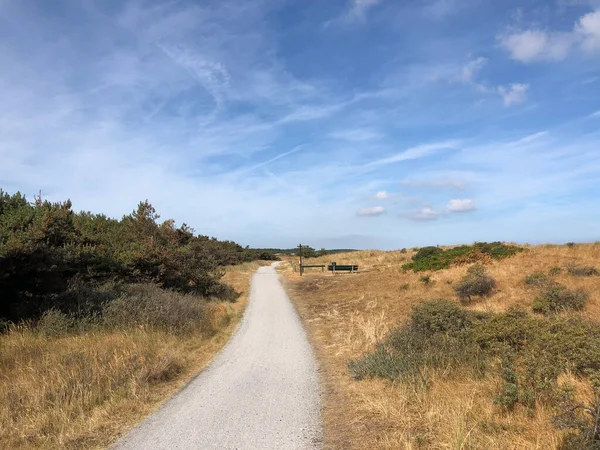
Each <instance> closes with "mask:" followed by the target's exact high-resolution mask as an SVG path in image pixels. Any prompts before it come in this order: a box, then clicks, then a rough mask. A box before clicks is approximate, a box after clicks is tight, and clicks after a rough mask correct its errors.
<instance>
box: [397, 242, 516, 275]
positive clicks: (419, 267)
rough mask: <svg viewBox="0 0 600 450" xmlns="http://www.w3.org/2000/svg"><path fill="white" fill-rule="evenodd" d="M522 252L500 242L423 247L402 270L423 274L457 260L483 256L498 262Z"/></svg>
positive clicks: (444, 267)
mask: <svg viewBox="0 0 600 450" xmlns="http://www.w3.org/2000/svg"><path fill="white" fill-rule="evenodd" d="M520 251H523V249H522V248H520V247H516V246H514V245H509V244H504V243H502V242H491V243H487V242H477V243H475V244H473V245H470V246H469V245H461V246H459V247H453V248H450V249H448V250H443V249H441V248H439V247H432V246H431V247H423V248H421V249H419V250H418V251H417V253H416V254H415V255H413V257H412V260H413V261H412V262H410V263H407V264H404V265H403V266H402V269H404V270H413V271H414V272H423V271H426V270H442V269H447V268H449V267H450V266H451V265H452V264H453V263H454V262H455V261H456V260H457V259H458V258H465V257H469V256H477V255H484V256H486V255H487V256H488V257H490V258H492V259H496V260H500V259H504V258H508V257H509V256H513V255H515V254H516V253H518V252H520Z"/></svg>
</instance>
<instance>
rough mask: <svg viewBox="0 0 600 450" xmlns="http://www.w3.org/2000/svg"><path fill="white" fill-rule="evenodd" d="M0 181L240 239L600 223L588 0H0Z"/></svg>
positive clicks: (561, 238) (599, 103)
mask: <svg viewBox="0 0 600 450" xmlns="http://www.w3.org/2000/svg"><path fill="white" fill-rule="evenodd" d="M0 186H1V187H3V188H4V189H5V190H8V191H10V192H12V191H16V190H20V191H22V192H25V193H26V194H28V195H29V196H30V197H31V196H32V195H33V194H34V193H37V192H38V191H39V190H41V191H42V193H43V195H44V196H45V197H46V198H49V199H52V200H63V199H66V198H71V199H72V201H73V202H74V206H75V208H76V209H84V210H91V211H94V212H105V213H107V214H109V215H111V216H115V217H120V216H121V215H123V214H126V213H129V212H130V211H131V210H132V209H134V207H135V206H136V205H137V202H138V201H140V200H144V199H146V198H148V199H149V200H150V201H151V202H152V203H153V205H154V206H155V207H156V208H157V210H158V211H159V212H160V213H161V215H162V217H163V218H169V217H172V218H174V219H175V220H176V221H178V222H179V223H181V222H184V221H185V222H187V223H188V224H190V225H191V226H193V227H194V228H195V229H196V231H197V232H199V233H202V234H208V235H211V236H216V237H218V238H222V239H232V240H236V241H238V242H240V243H242V244H244V245H246V244H249V245H251V246H280V247H291V246H295V245H297V244H298V243H300V242H302V243H303V244H310V245H312V246H315V247H322V246H325V247H356V248H384V249H388V248H401V247H411V246H422V245H427V244H433V245H435V244H454V243H470V242H473V241H476V240H511V241H518V242H531V243H539V242H566V241H587V240H599V239H600V227H599V224H600V208H599V206H600V201H599V195H598V192H599V191H600V2H599V1H585V0H579V1H578V0H556V1H555V0H549V1H534V0H521V1H512V0H507V1H503V2H498V1H491V0H490V1H484V0H430V1H416V0H415V1H393V0H339V1H338V0H331V1H329V0H328V1H305V0H277V1H275V0H273V1H270V0H255V1H242V0H221V1H214V2H212V1H190V0H179V1H177V0H175V1H160V2H158V1H156V2H153V1H142V0H124V1H109V0H102V1H100V0H97V1H93V0H55V1H52V2H48V1H42V0H38V1H33V0H19V1H17V0H0Z"/></svg>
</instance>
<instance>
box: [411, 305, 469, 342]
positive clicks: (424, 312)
mask: <svg viewBox="0 0 600 450" xmlns="http://www.w3.org/2000/svg"><path fill="white" fill-rule="evenodd" d="M475 317H476V316H475V313H473V312H471V311H468V310H466V309H464V308H461V307H460V306H459V305H457V304H456V303H454V302H452V301H450V300H432V301H429V302H425V303H422V304H421V305H419V306H418V307H417V308H415V309H413V311H412V314H411V316H410V329H411V330H413V331H415V332H417V333H421V334H423V335H425V336H427V335H430V334H435V333H456V332H459V331H462V330H465V329H467V328H469V327H471V325H472V324H473V321H474V320H475Z"/></svg>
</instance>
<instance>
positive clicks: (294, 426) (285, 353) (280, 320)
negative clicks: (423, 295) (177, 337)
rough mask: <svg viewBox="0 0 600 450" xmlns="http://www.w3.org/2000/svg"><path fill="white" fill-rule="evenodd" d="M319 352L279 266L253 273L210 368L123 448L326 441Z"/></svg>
mask: <svg viewBox="0 0 600 450" xmlns="http://www.w3.org/2000/svg"><path fill="white" fill-rule="evenodd" d="M321 442H322V439H321V425H320V400H319V387H318V376H317V367H316V363H315V359H314V356H313V352H312V349H311V347H310V344H309V343H308V340H307V338H306V334H305V332H304V329H303V328H302V325H301V323H300V320H299V318H298V315H297V314H296V311H295V310H294V307H293V306H292V304H291V302H290V300H289V298H288V297H287V295H286V294H285V291H284V290H283V287H282V286H281V284H280V283H279V276H278V275H277V274H276V273H275V269H274V267H273V266H272V267H261V268H260V269H259V270H258V271H257V273H256V274H255V275H254V276H253V279H252V289H251V294H250V300H249V304H248V308H247V310H246V313H245V315H244V318H243V319H242V322H241V324H240V327H239V328H238V330H237V332H236V333H235V335H234V336H233V337H232V338H231V340H230V342H229V343H228V344H227V345H226V347H225V348H224V349H223V350H222V351H221V353H220V354H219V355H217V357H216V358H215V360H214V361H213V362H212V363H211V365H210V366H209V368H207V369H206V370H205V371H204V372H202V373H201V374H200V375H199V376H198V377H197V378H195V379H194V380H193V381H192V382H191V383H189V384H188V385H187V386H186V387H185V388H184V389H183V390H182V391H181V392H179V393H178V394H177V395H175V396H174V397H173V398H172V399H171V400H169V401H168V402H167V403H165V404H164V405H163V406H162V407H161V408H160V410H159V411H157V412H156V413H155V414H153V415H152V416H150V417H149V418H147V419H146V420H145V421H143V422H142V423H141V424H140V425H139V426H138V427H136V428H135V429H133V430H132V431H131V432H130V433H129V434H127V435H126V436H125V437H124V438H122V439H121V440H120V441H118V442H117V443H116V444H115V447H114V448H115V449H117V450H126V449H127V450H129V449H131V450H133V449H135V450H139V449H144V450H153V449H156V450H158V449H165V450H167V449H240V450H243V449H315V448H321V446H322V445H321Z"/></svg>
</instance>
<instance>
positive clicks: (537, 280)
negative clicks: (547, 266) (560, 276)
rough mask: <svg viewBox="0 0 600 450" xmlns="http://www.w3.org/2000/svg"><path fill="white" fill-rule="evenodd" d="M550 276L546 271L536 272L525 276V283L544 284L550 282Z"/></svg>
mask: <svg viewBox="0 0 600 450" xmlns="http://www.w3.org/2000/svg"><path fill="white" fill-rule="evenodd" d="M549 281H550V278H549V277H548V275H546V274H545V273H544V272H535V273H532V274H531V275H527V276H526V277H525V284H528V285H529V286H536V287H539V286H544V285H546V284H548V282H549Z"/></svg>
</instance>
